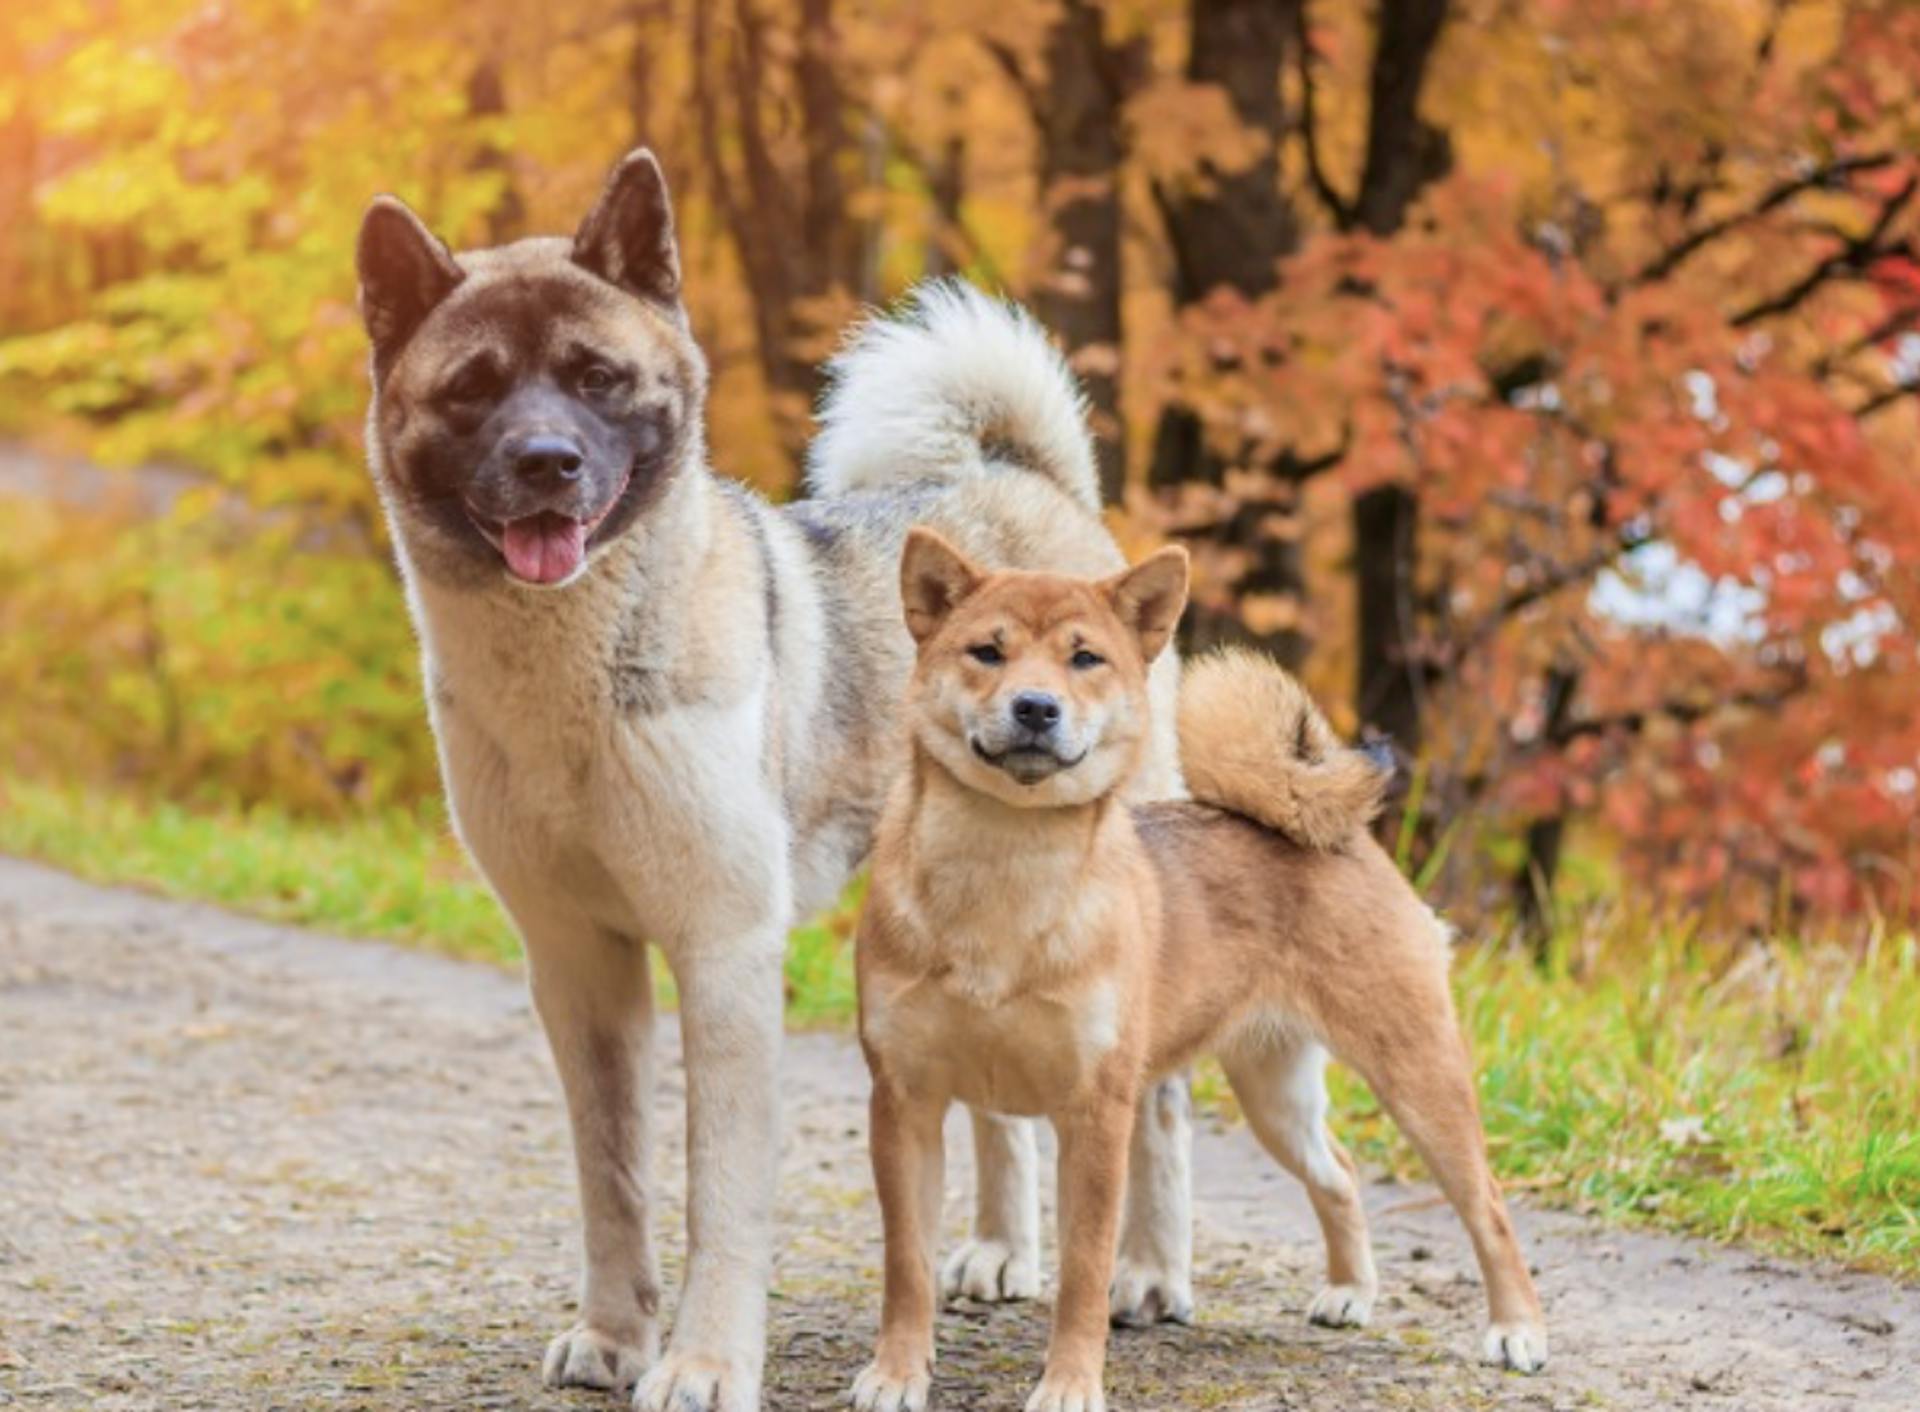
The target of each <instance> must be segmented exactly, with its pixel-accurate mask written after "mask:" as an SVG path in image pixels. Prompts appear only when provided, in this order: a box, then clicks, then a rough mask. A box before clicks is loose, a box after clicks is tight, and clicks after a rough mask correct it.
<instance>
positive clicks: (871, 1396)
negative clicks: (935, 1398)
mask: <svg viewBox="0 0 1920 1412" xmlns="http://www.w3.org/2000/svg"><path fill="white" fill-rule="evenodd" d="M931 1381H932V1380H931V1378H930V1377H929V1376H928V1374H927V1372H926V1370H925V1369H919V1370H916V1371H914V1372H909V1373H905V1374H898V1373H892V1372H885V1371H882V1369H881V1367H880V1365H879V1364H878V1363H869V1364H868V1365H867V1366H866V1368H864V1369H863V1370H862V1371H861V1373H860V1376H859V1377H858V1378H855V1379H854V1383H853V1390H852V1391H851V1392H849V1393H848V1394H847V1405H848V1406H849V1407H852V1408H853V1409H854V1412H926V1407H927V1391H928V1388H929V1385H930V1384H931Z"/></svg>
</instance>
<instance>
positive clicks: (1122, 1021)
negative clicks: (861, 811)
mask: <svg viewBox="0 0 1920 1412" xmlns="http://www.w3.org/2000/svg"><path fill="white" fill-rule="evenodd" d="M901 572H902V587H903V598H904V602H905V605H906V613H907V621H908V625H909V627H910V628H911V629H912V631H913V633H914V636H915V638H916V639H917V640H918V643H919V658H918V662H917V665H916V667H915V670H914V675H913V678H912V682H911V685H910V686H909V689H908V701H907V723H908V732H909V737H910V739H911V742H912V747H913V763H912V767H911V769H910V770H909V772H908V773H907V774H906V775H904V776H903V777H902V778H901V779H900V780H899V781H898V782H897V783H896V785H895V787H894V790H893V792H892V794H891V796H890V798H889V801H888V804H887V808H886V811H885V813H884V814H883V816H882V818H881V823H880V827H879V830H878V833H877V835H876V842H875V855H874V873H873V889H872V893H871V895H870V897H869V900H868V903H867V908H866V912H865V914H864V916H863V918H862V920H861V926H860V932H859V937H858V943H857V945H858V973H859V987H860V1005H861V1020H860V1033H861V1040H862V1043H863V1045H864V1047H865V1050H866V1054H867V1059H868V1063H869V1065H870V1067H871V1068H872V1071H873V1077H874V1089H873V1098H872V1132H871V1137H872V1149H873V1164H874V1175H875V1180H876V1184H877V1186H878V1191H879V1196H880V1203H881V1209H882V1215H883V1220H884V1223H885V1228H886V1242H887V1255H886V1296H885V1301H884V1309H883V1314H882V1326H881V1333H880V1339H879V1345H878V1348H877V1350H876V1353H875V1357H874V1361H873V1363H872V1365H871V1366H870V1367H868V1368H867V1369H866V1370H865V1371H864V1372H863V1373H862V1374H861V1375H860V1378H859V1380H858V1382H857V1383H856V1385H855V1389H854V1394H853V1397H854V1403H855V1405H856V1407H858V1408H861V1409H868V1410H869V1412H871V1410H873V1409H878V1412H897V1409H917V1408H920V1407H922V1406H924V1405H925V1402H926V1398H927V1394H928V1387H929V1383H930V1376H931V1367H932V1360H933V1294H934V1288H933V1281H932V1244H931V1242H932V1239H933V1233H934V1230H935V1227H936V1225H937V1218H938V1210H939V1207H938V1199H939V1193H940V1169H941V1160H940V1159H941V1126H942V1115H943V1114H944V1112H945V1110H946V1108H947V1106H948V1104H949V1103H951V1102H953V1101H956V1100H958V1101H961V1102H966V1103H969V1104H973V1105H976V1106H978V1107H981V1108H989V1109H998V1110H1002V1111H1006V1112H1010V1113H1023V1114H1035V1115H1044V1116H1046V1117H1047V1118H1049V1119H1051V1120H1052V1122H1053V1124H1054V1126H1055V1129H1056V1131H1057V1132H1058V1135H1059V1140H1060V1154H1061V1155H1060V1164H1061V1175H1060V1192H1061V1198H1062V1204H1063V1210H1062V1213H1061V1243H1060V1246H1061V1270H1060V1284H1059V1292H1058V1297H1057V1301H1056V1303H1055V1306H1054V1328H1053V1338H1052V1342H1051V1345H1050V1347H1049V1350H1048V1355H1047V1365H1046V1371H1045V1375H1044V1377H1043V1379H1042V1381H1041V1383H1040V1386H1039V1388H1038V1390H1037V1391H1036V1392H1035V1393H1034V1394H1033V1397H1032V1399H1031V1400H1030V1401H1029V1403H1028V1407H1029V1409H1030V1412H1092V1409H1098V1408H1102V1407H1104V1405H1105V1403H1104V1394H1103V1392H1102V1388H1101V1383H1102V1372H1103V1368H1104V1362H1105V1348H1106V1323H1107V1319H1106V1314H1107V1309H1106V1302H1105V1298H1104V1292H1105V1289H1106V1285H1107V1278H1108V1271H1109V1268H1110V1266H1111V1263H1112V1259H1113V1249H1114V1240H1115V1235H1116V1231H1117V1228H1118V1224H1119V1220H1120V1215H1121V1206H1122V1192H1123V1187H1124V1182H1125V1172H1126V1165H1127V1153H1128V1147H1129V1143H1130V1141H1131V1139H1132V1137H1133V1128H1134V1123H1135V1112H1136V1108H1137V1107H1138V1104H1139V1098H1140V1095H1141V1092H1142V1090H1143V1088H1144V1087H1145V1086H1146V1085H1148V1084H1149V1083H1150V1082H1151V1081H1152V1080H1153V1079H1154V1078H1156V1077H1157V1076H1159V1075H1162V1074H1165V1073H1168V1072H1170V1071H1173V1070H1175V1069H1178V1068H1180V1067H1182V1066H1184V1065H1186V1064H1188V1063H1189V1062H1191V1061H1192V1060H1193V1059H1194V1058H1195V1057H1196V1056H1197V1055H1199V1054H1201V1053H1202V1052H1211V1053H1213V1054H1216V1055H1217V1056H1219V1058H1220V1060H1221V1062H1222V1064H1223V1066H1224V1068H1225V1070H1226V1072H1227V1076H1228V1078H1229V1079H1230V1081H1231V1082H1232V1084H1233V1087H1234V1090H1235V1092H1236V1094H1237V1095H1238V1096H1239V1099H1240V1101H1241V1104H1242V1106H1243V1107H1244V1108H1245V1110H1246V1113H1247V1116H1248V1119H1249V1122H1250V1124H1251V1126H1252V1127H1253V1130H1254V1132H1255V1134H1256V1135H1257V1136H1258V1137H1259V1139H1260V1141H1261V1142H1262V1143H1263V1144H1264V1145H1265V1146H1266V1147H1267V1149H1268V1150H1269V1151H1270V1152H1271V1153H1272V1155H1273V1156H1274V1157H1275V1158H1276V1160H1278V1161H1279V1162H1280V1163H1281V1165H1282V1166H1284V1167H1286V1168H1287V1170H1289V1171H1290V1172H1292V1173H1293V1174H1294V1175H1295V1176H1297V1177H1298V1178H1299V1179H1300V1180H1301V1181H1302V1182H1304V1183H1305V1184H1306V1186H1307V1188H1308V1191H1309V1193H1310V1194H1311V1196H1312V1200H1313V1206H1314V1210H1315V1211H1316V1213H1317V1214H1318V1216H1319V1218H1320V1223H1321V1227H1322V1231H1323V1234H1324V1236H1325V1240H1326V1246H1327V1264H1328V1284H1327V1287H1326V1288H1325V1289H1324V1290H1323V1291H1322V1292H1321V1294H1320V1295H1319V1296H1317V1297H1316V1298H1315V1300H1314V1302H1313V1305H1312V1307H1311V1308H1310V1310H1309V1316H1310V1317H1311V1318H1313V1319H1314V1320H1316V1321H1317V1322H1321V1323H1328V1324H1362V1323H1365V1322H1366V1320H1367V1318H1368V1317H1369V1315H1370V1313H1371V1308H1372V1303H1373V1299H1374V1296H1375V1290H1376V1281H1375V1275H1374V1266H1373V1257H1372V1253H1371V1250H1370V1248H1369V1244H1368V1239H1367V1228H1366V1218H1365V1215H1364V1212H1363V1209H1362V1206H1361V1201H1360V1192H1359V1187H1358V1183H1357V1181H1356V1177H1355V1172H1354V1167H1353V1163H1352V1161H1351V1160H1350V1159H1349V1158H1348V1157H1347V1155H1346V1153H1345V1152H1344V1151H1342V1149H1341V1148H1340V1146H1339V1144H1338V1143H1337V1142H1336V1141H1335V1140H1334V1138H1333V1137H1332V1135H1331V1134H1330V1133H1329V1132H1328V1130H1327V1126H1326V1121H1325V1118H1326V1099H1325V1096H1324V1089H1323V1087H1322V1084H1321V1070H1322V1066H1323V1065H1324V1063H1325V1058H1326V1051H1327V1050H1331V1051H1332V1052H1333V1053H1334V1054H1336V1055H1338V1056H1339V1057H1340V1058H1341V1059H1342V1060H1343V1061H1344V1062H1346V1063H1349V1064H1351V1065H1352V1066H1353V1067H1354V1068H1355V1069H1356V1070H1357V1071H1358V1072H1359V1073H1360V1074H1361V1075H1362V1076H1363V1077H1364V1078H1365V1079H1366V1080H1367V1082H1368V1083H1369V1084H1370V1085H1371V1086H1372V1087H1373V1090H1374V1092H1375V1093H1376V1094H1377V1095H1378V1096H1379V1097H1380V1100H1381V1102H1382V1103H1383V1104H1384V1105H1385V1106H1386V1108H1387V1109H1388V1111H1389V1112H1390V1113H1392V1114H1393V1116H1394V1118H1395V1120H1396V1121H1397V1122H1398V1123H1399V1124H1400V1126H1401V1128H1402V1129H1403V1130H1404V1131H1405V1132H1406V1133H1407V1135H1408V1137H1409V1138H1410V1139H1411V1140H1412V1141H1413V1143H1414V1145H1415V1146H1416V1147H1417V1148H1418V1149H1419V1151H1420V1152H1421V1154H1422V1156H1423V1157H1424V1158H1425V1160H1426V1161H1427V1163H1428V1165H1429V1167H1431V1169H1432V1170H1433V1173H1434V1175H1435V1177H1436V1179H1437V1180H1438V1181H1439V1183H1440V1186H1441V1188H1442V1190H1443V1191H1444V1192H1445V1194H1446V1196H1447V1197H1448V1199H1449V1200H1450V1201H1451V1202H1452V1203H1453V1205H1454V1208H1455V1210H1456V1211H1457V1212H1458V1213H1459V1215H1460V1218H1461V1220H1462V1222H1463V1224H1464V1225H1465V1226H1466V1228H1467V1232H1468V1234H1469V1235H1470V1236H1471V1238H1472V1241H1473V1245H1474V1249H1475V1252H1476V1254H1477V1255H1478V1257H1479V1261H1480V1266H1481V1270H1482V1273H1483V1274H1484V1276H1485V1279H1486V1286H1487V1291H1488V1300H1489V1304H1490V1306H1491V1311H1492V1319H1491V1324H1490V1327H1489V1330H1488V1334H1487V1338H1486V1343H1485V1347H1484V1356H1485V1357H1487V1358H1488V1359H1489V1360H1490V1361H1494V1362H1500V1363H1504V1364H1505V1365H1507V1366H1509V1367H1513V1368H1518V1369H1521V1370H1525V1371H1531V1370H1533V1369H1535V1368H1538V1367H1539V1366H1540V1365H1541V1364H1542V1363H1543V1362H1544V1360H1545V1357H1546V1351H1547V1343H1546V1335H1545V1332H1544V1330H1543V1327H1542V1324H1541V1317H1540V1307H1539V1302H1538V1300H1537V1298H1536V1296H1535V1294H1534V1290H1533V1285H1532V1281H1531V1279H1530V1277H1529V1276H1528V1273H1527V1268H1526V1264H1525V1262H1524V1260H1523V1259H1522V1257H1521V1254H1520V1250H1519V1247H1518V1245H1517V1243H1516V1241H1515V1239H1514V1234H1513V1229H1512V1226H1511V1224H1510V1223H1509V1221H1508V1218H1507V1214H1506V1210H1505V1207H1504V1205H1503V1203H1502V1201H1501V1197H1500V1193H1499V1189H1498V1187H1497V1186H1496V1185H1495V1182H1494V1179H1493V1177H1492V1174H1491V1172H1490V1171H1489V1170H1488V1167H1487V1163H1486V1156H1485V1151H1484V1144H1483V1141H1482V1137H1481V1131H1480V1124H1479V1116H1478V1110H1477V1106H1476V1102H1475V1098H1474V1089H1473V1081H1472V1075H1471V1070H1470V1066H1469V1062H1468V1056H1467V1053H1466V1048H1465V1045H1464V1044H1463V1042H1462V1040H1461V1037H1460V1033H1459V1029H1458V1026H1457V1024H1456V1021H1455V1018H1454V1013H1453V1006H1452V1001H1451V998H1450V996H1449V993H1448V990H1447V946H1446V941H1445V938H1444V936H1443V934H1442V931H1441V928H1440V926H1439V924H1438V923H1437V922H1436V920H1435V918H1434V917H1433V915H1432V913H1431V912H1430V911H1429V910H1428V909H1427V908H1426V906H1425V905H1424V904H1423V903H1422V902H1421V901H1420V899H1419V898H1418V897H1417V896H1416V895H1415V893H1414V891H1413V889H1412V888H1411V887H1410V886H1409V885H1408V884H1407V883H1406V881H1405V880H1404V879H1403V878H1402V877H1401V876H1400V874H1399V872H1398V871H1397V870H1396V869H1395V867H1394V866H1393V864H1392V862H1391V861H1390V860H1389V859H1388V858H1387V857H1386V855H1385V854H1384V853H1383V852H1382V851H1381V850H1380V848H1379V847H1378V846H1376V845H1375V844H1374V842H1373V841H1372V839H1371V838H1370V837H1369V835H1368V833H1367V831H1366V824H1367V822H1368V820H1369V819H1370V818H1371V816H1372V814H1373V812H1374V811H1375V809H1376V808H1377V807H1378V801H1379V792H1380V784H1381V781H1380V780H1379V779H1378V777H1377V774H1378V772H1377V770H1376V768H1375V767H1374V766H1373V764H1372V763H1371V762H1370V761H1368V760H1366V759H1365V758H1364V757H1363V756H1361V755H1360V754H1358V753H1357V752H1351V751H1348V750H1346V749H1344V748H1343V747H1341V746H1340V744H1339V742H1338V741H1337V740H1335V739H1334V737H1333V735H1332V732H1331V731H1330V729H1329V728H1328V727H1327V725H1326V723H1325V722H1324V720H1322V719H1321V717H1320V716H1319V715H1318V713H1317V712H1315V711H1314V710H1313V707H1312V705H1311V703H1310V702H1309V701H1308V700H1307V699H1306V697H1305V695H1304V693H1302V692H1301V691H1300V690H1299V688H1298V687H1297V686H1296V685H1294V684H1293V683H1292V682H1290V681H1289V680H1288V679H1287V678H1286V677H1285V676H1284V675H1283V674H1282V673H1281V671H1280V669H1279V668H1278V667H1277V666H1274V665H1272V664H1270V663H1267V662H1264V661H1261V660H1260V659H1257V658H1254V657H1251V656H1247V655H1239V656H1229V657H1222V658H1214V659H1210V660H1205V661H1202V662H1200V663H1198V664H1190V666H1189V668H1188V672H1187V682H1186V685H1185V687H1184V689H1183V693H1182V701H1183V705H1182V709H1181V712H1180V726H1181V751H1182V756H1183V761H1184V764H1185V768H1186V771H1187V775H1188V778H1189V781H1190V788H1191V790H1192V793H1193V795H1194V798H1193V800H1192V801H1191V802H1161V803H1148V804H1141V805H1130V804H1129V803H1128V802H1126V799H1125V797H1124V795H1123V794H1122V793H1121V789H1122V787H1123V786H1124V785H1125V784H1126V782H1127V781H1128V780H1129V779H1130V778H1131V775H1132V771H1133V769H1134V768H1135V766H1136V764H1137V763H1138V761H1139V760H1140V759H1141V756H1142V746H1143V742H1144V741H1146V740H1147V739H1149V736H1150V722H1151V716H1152V710H1153V703H1152V702H1151V700H1150V695H1149V692H1148V690H1147V674H1148V671H1149V669H1150V665H1151V663H1152V662H1153V661H1154V660H1155V658H1156V657H1157V656H1158V654H1159V653H1160V651H1161V649H1162V647H1163V646H1164V644H1165V640H1166V636H1167V633H1168V632H1169V631H1170V629H1171V627H1172V625H1173V623H1174V621H1175V619H1176V618H1177V617H1178V615H1179V612H1180V609H1181V606H1182V604H1183V603H1184V599H1185V591H1186V565H1185V556H1184V554H1182V553H1181V552H1180V551H1178V550H1167V551H1163V552H1162V553H1160V554H1158V555H1156V556H1154V557H1153V558H1151V559H1148V560H1147V561H1145V562H1144V563H1142V564H1141V565H1139V566H1138V567H1136V568H1133V569H1131V570H1128V571H1127V572H1125V573H1123V574H1120V575H1118V576H1116V577H1113V578H1109V579H1105V580H1098V581H1088V580H1076V579H1068V578H1063V577H1057V576H1052V575H1044V574H1034V573H1001V574H989V573H987V572H986V571H984V570H982V569H980V568H978V567H976V566H974V565H973V564H971V563H970V562H969V561H967V560H966V559H965V558H963V557H962V556H961V555H960V554H959V553H958V552H957V551H955V550H954V549H953V548H952V547H951V546H949V545H947V544H946V543H944V542H943V541H941V540H940V539H939V538H938V537H937V536H936V535H934V534H932V533H929V532H927V531H915V532H914V534H913V535H912V536H910V537H909V539H908V542H907V546H906V551H905V555H904V559H903V563H902V570H901ZM1010 722H1011V723H1010Z"/></svg>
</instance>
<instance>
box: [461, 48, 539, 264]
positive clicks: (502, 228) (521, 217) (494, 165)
mask: <svg viewBox="0 0 1920 1412" xmlns="http://www.w3.org/2000/svg"><path fill="white" fill-rule="evenodd" d="M506 111H507V94H506V89H505V87H504V86H503V85H502V84H501V81H500V64H499V62H498V61H497V60H495V59H493V58H491V57H489V58H485V59H482V60H481V61H480V62H479V63H478V64H477V65H475V66H474V70H473V72H472V73H471V74H469V75H468V76H467V112H468V113H470V114H471V115H472V116H474V117H476V118H498V117H504V116H505V115H506ZM473 169H474V170H475V171H476V172H497V173H499V176H500V197H499V199H498V200H496V201H495V202H494V203H493V208H492V209H491V210H489V211H488V212H487V243H488V244H489V245H503V244H505V243H506V242H507V241H509V240H512V239H514V238H515V237H517V236H518V235H519V234H520V230H521V227H522V225H524V224H525V222H526V218H527V207H526V203H525V202H524V201H522V200H521V199H520V191H519V189H518V188H517V187H516V186H515V185H514V184H513V168H512V166H511V165H510V164H509V162H508V160H507V154H506V152H505V151H503V150H502V149H501V147H500V144H499V143H498V142H497V141H495V140H494V139H492V138H488V139H486V140H485V141H484V142H482V143H481V144H480V150H479V152H478V153H477V154H476V155H475V156H474V159H473Z"/></svg>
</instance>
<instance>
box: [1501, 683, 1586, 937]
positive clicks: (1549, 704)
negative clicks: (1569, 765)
mask: <svg viewBox="0 0 1920 1412" xmlns="http://www.w3.org/2000/svg"><path fill="white" fill-rule="evenodd" d="M1579 690H1580V669H1579V668H1578V667H1574V666H1571V665H1568V664H1566V663H1560V664H1557V665H1555V666H1554V667H1552V668H1551V669H1550V670H1549V671H1548V672H1547V679H1546V700H1545V702H1544V708H1545V709H1544V713H1543V714H1544V718H1545V719H1544V722H1543V724H1542V726H1541V731H1542V734H1543V735H1544V736H1545V738H1546V740H1547V741H1548V742H1549V743H1552V742H1555V741H1559V740H1562V739H1564V738H1565V736H1566V730H1567V722H1568V721H1569V720H1570V719H1571V718H1572V716H1573V698H1574V696H1575V695H1576V694H1577V693H1578V692H1579ZM1566 832H1567V811H1566V809H1565V807H1564V806H1562V807H1561V808H1558V809H1555V810H1554V812H1553V813H1551V814H1549V815H1547V816H1545V817H1544V818H1539V819H1535V820H1533V821H1532V822H1531V823H1529V824H1528V825H1527V837H1526V856H1525V857H1524V858H1522V859H1521V862H1520V871H1519V872H1518V873H1517V874H1515V876H1514V879H1513V906H1514V918H1515V921H1516V922H1517V924H1518V926H1519V929H1520V934H1521V935H1522V936H1524V937H1525V938H1526V939H1527V940H1528V941H1529V942H1530V943H1532V945H1533V948H1534V956H1535V959H1536V960H1540V961H1544V960H1546V946H1547V941H1548V938H1549V937H1550V936H1551V935H1552V930H1553V887H1554V882H1555V879H1556V876H1557V874H1558V873H1559V871H1560V845H1561V843H1562V842H1563V841H1564V839H1565V838H1566Z"/></svg>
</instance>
